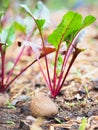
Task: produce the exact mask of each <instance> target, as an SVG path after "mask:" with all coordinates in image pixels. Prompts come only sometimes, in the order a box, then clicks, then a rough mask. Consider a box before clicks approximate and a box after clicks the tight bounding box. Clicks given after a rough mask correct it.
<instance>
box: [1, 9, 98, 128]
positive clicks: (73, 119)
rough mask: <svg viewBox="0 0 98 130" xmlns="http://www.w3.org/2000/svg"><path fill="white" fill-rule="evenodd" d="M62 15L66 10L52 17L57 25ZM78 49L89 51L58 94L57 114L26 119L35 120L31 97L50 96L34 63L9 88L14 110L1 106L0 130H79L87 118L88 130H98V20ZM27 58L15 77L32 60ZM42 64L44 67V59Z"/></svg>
mask: <svg viewBox="0 0 98 130" xmlns="http://www.w3.org/2000/svg"><path fill="white" fill-rule="evenodd" d="M77 11H79V12H80V13H82V14H83V15H84V16H85V15H87V14H93V15H94V16H95V17H98V15H97V14H98V9H97V8H96V7H92V8H91V7H89V8H79V9H78V10H77ZM63 14H64V11H60V12H59V15H58V12H57V13H54V14H52V19H53V22H54V24H57V23H56V22H57V21H56V19H58V21H59V20H60V19H61V16H62V15H63ZM59 16H60V18H58V17H59ZM45 35H46V34H45ZM79 46H80V47H82V48H86V49H87V50H86V51H85V52H83V53H81V54H80V56H78V58H77V60H76V62H75V63H74V65H73V67H72V69H71V71H70V73H69V76H68V78H67V80H66V82H65V83H64V85H63V87H62V89H61V91H60V93H59V95H58V96H57V97H56V99H52V100H53V101H54V102H55V103H56V104H57V105H58V108H59V112H58V114H57V115H56V116H54V117H51V118H44V119H42V120H40V121H39V118H35V119H34V121H32V120H31V119H30V120H29V121H28V120H27V117H28V116H29V117H33V115H32V113H31V111H30V109H29V105H30V101H31V96H32V94H34V93H35V92H44V93H46V94H47V95H48V93H49V90H48V88H47V87H46V85H45V82H44V80H43V78H42V75H41V72H40V70H39V67H38V65H37V63H35V64H34V65H33V66H32V67H31V68H30V69H28V70H27V71H26V72H25V73H23V74H22V76H20V77H19V79H17V80H15V82H14V83H13V84H12V86H11V88H10V89H9V95H10V102H11V103H12V104H13V105H14V106H15V107H14V108H13V106H11V105H10V104H9V105H7V106H5V107H0V130H39V129H38V128H40V129H42V130H79V127H80V124H81V120H82V118H83V117H85V118H86V119H87V124H86V127H87V128H86V130H98V20H96V22H95V23H94V24H93V25H92V26H90V28H89V31H88V32H87V36H86V37H85V39H84V40H83V41H82V42H81V43H80V44H79ZM16 52H17V50H16ZM11 55H12V54H11V53H10V56H11ZM10 56H9V57H10ZM24 57H25V58H24ZM24 57H23V58H22V59H21V61H20V65H19V66H18V68H17V69H16V70H15V73H14V75H15V74H17V73H18V72H19V70H20V69H21V68H22V67H23V66H25V64H28V62H29V61H30V60H31V59H30V58H28V57H27V56H24ZM50 58H51V57H50ZM41 62H42V64H44V63H43V60H42V61H41ZM34 125H35V126H36V129H34V128H35V126H34Z"/></svg>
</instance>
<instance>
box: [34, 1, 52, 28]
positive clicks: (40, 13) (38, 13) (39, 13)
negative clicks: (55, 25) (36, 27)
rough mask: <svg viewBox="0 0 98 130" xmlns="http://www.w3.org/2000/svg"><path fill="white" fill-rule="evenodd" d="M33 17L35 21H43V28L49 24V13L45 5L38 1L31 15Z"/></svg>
mask: <svg viewBox="0 0 98 130" xmlns="http://www.w3.org/2000/svg"><path fill="white" fill-rule="evenodd" d="M33 15H34V17H35V18H36V19H38V18H40V19H45V24H44V27H47V26H48V25H49V23H50V12H49V10H48V8H47V7H46V5H45V4H43V3H42V2H41V1H38V2H37V4H36V8H35V10H34V13H33Z"/></svg>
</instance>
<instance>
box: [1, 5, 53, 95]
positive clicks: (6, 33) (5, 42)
mask: <svg viewBox="0 0 98 130" xmlns="http://www.w3.org/2000/svg"><path fill="white" fill-rule="evenodd" d="M40 5H42V6H43V7H44V10H45V9H46V8H45V6H44V5H43V4H41V3H40ZM39 9H41V7H39V8H37V10H36V12H37V15H38V13H40V11H39ZM41 15H42V14H41ZM2 17H3V13H2V12H1V13H0V93H4V92H5V91H7V90H8V88H9V87H10V85H11V84H12V83H13V82H14V80H16V79H17V78H18V77H19V76H20V75H21V74H22V73H23V72H24V71H26V70H27V69H28V68H29V67H31V65H32V64H34V63H35V62H36V61H37V60H36V59H35V60H34V61H32V62H31V63H30V64H29V65H27V66H25V67H24V68H23V69H22V70H21V71H20V72H19V74H17V75H16V76H15V77H14V78H13V79H11V80H10V78H11V76H12V74H13V71H14V69H15V67H16V66H17V63H18V62H19V60H20V58H21V56H22V54H23V52H24V50H25V47H26V46H23V48H22V49H21V51H20V53H19V55H18V56H17V57H16V59H15V62H14V63H13V64H12V68H10V71H9V73H8V75H6V77H5V74H6V72H5V60H6V51H7V48H8V47H10V46H11V45H12V44H13V43H14V41H15V31H16V30H18V31H21V32H23V33H27V32H26V31H27V30H26V27H25V26H24V25H22V24H20V23H18V22H16V21H15V22H13V23H12V24H11V25H10V26H9V27H5V28H3V27H2V21H3V20H2ZM44 21H45V20H44ZM44 21H43V20H42V21H41V22H42V23H43V22H44ZM3 25H4V23H3ZM34 31H35V30H33V29H32V30H30V32H28V33H27V35H26V40H30V38H31V36H32V34H33V32H34ZM19 46H21V42H19ZM38 49H40V48H38ZM51 52H52V51H51ZM48 53H50V52H48ZM48 53H47V54H48ZM42 57H44V54H43V53H42V52H41V55H40V58H42Z"/></svg>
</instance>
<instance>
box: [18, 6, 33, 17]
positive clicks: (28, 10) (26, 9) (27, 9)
mask: <svg viewBox="0 0 98 130" xmlns="http://www.w3.org/2000/svg"><path fill="white" fill-rule="evenodd" d="M20 6H21V7H22V8H23V9H24V10H25V11H26V12H27V13H28V14H29V15H30V16H31V17H32V12H31V11H30V9H29V8H28V7H27V6H26V5H23V4H21V5H20Z"/></svg>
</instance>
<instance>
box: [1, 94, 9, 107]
mask: <svg viewBox="0 0 98 130" xmlns="http://www.w3.org/2000/svg"><path fill="white" fill-rule="evenodd" d="M8 100H9V95H8V94H7V93H0V107H3V106H6V105H7V102H8Z"/></svg>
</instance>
